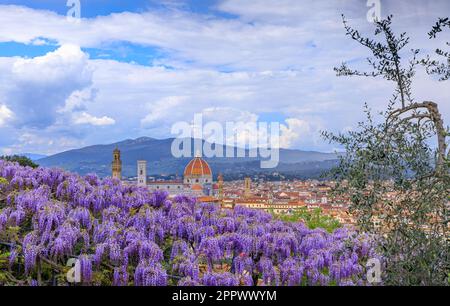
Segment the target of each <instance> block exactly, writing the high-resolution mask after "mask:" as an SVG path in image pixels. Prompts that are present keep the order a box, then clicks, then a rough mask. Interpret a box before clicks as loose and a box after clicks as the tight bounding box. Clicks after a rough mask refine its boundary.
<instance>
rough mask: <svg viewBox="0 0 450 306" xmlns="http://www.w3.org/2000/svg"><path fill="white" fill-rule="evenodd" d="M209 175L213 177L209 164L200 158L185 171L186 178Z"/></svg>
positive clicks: (193, 161)
mask: <svg viewBox="0 0 450 306" xmlns="http://www.w3.org/2000/svg"><path fill="white" fill-rule="evenodd" d="M207 175H212V172H211V168H210V167H209V165H208V163H207V162H206V161H204V160H203V159H201V158H200V157H196V158H194V159H193V160H191V161H190V162H189V164H187V166H186V168H185V169H184V177H188V176H207Z"/></svg>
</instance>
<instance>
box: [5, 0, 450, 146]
mask: <svg viewBox="0 0 450 306" xmlns="http://www.w3.org/2000/svg"><path fill="white" fill-rule="evenodd" d="M66 2H67V1H66V0H41V1H32V0H11V1H9V0H0V25H1V26H0V154H1V153H6V154H10V153H23V152H33V153H41V154H52V153H56V152H60V151H63V150H67V149H72V148H78V147H81V146H86V145H91V144H99V143H110V142H115V141H120V140H123V139H127V138H137V137H141V136H149V137H155V138H166V137H170V136H172V135H171V134H170V130H171V126H172V125H173V124H174V123H175V122H178V121H187V122H189V121H191V120H193V117H194V114H195V113H202V114H203V115H204V118H206V119H205V120H218V121H227V120H232V121H246V122H252V121H255V122H262V121H277V122H280V123H281V124H282V129H281V131H282V139H281V142H282V145H283V146H284V147H289V148H298V149H303V150H320V151H332V150H333V149H335V147H334V146H333V145H329V144H327V143H325V142H324V141H323V140H322V139H321V137H320V131H322V130H328V131H334V132H340V131H348V130H350V129H353V128H355V126H356V123H357V122H358V121H359V120H361V119H363V115H362V105H363V103H364V102H367V103H368V104H369V105H370V106H371V107H372V108H373V109H374V110H382V109H383V108H384V107H385V106H386V103H387V101H388V99H389V98H390V95H391V92H392V84H389V83H387V82H386V81H384V80H376V79H374V80H372V79H361V78H337V77H336V76H335V73H334V72H333V67H335V66H339V65H340V63H342V62H343V61H346V62H348V63H350V64H351V65H352V66H353V67H356V68H362V69H365V68H366V65H365V63H366V62H365V60H366V57H367V56H368V55H369V53H368V52H367V50H365V49H364V48H362V47H360V46H358V45H357V44H356V43H354V42H353V41H351V40H349V39H348V38H346V37H345V35H344V34H345V33H344V29H343V27H342V23H341V16H340V15H341V14H342V13H343V14H345V15H346V16H347V18H348V19H349V22H350V23H351V25H352V26H354V27H356V28H358V29H360V30H361V31H362V32H364V33H367V34H369V35H371V34H372V33H373V25H372V24H371V23H370V22H368V20H367V12H368V10H369V7H368V6H367V0H345V1H344V0H341V1H339V0H327V1H325V0H324V1H309V0H308V1H306V0H305V1H303V0H251V1H250V0H198V1H197V0H177V1H175V0H172V1H163V0H160V1H151V0H135V1H124V0H123V1H120V0H108V1H107V0H89V1H87V0H85V1H83V0H81V1H80V3H81V9H80V13H81V20H75V19H68V18H67V16H66V15H67V12H68V11H69V9H70V8H69V7H67V6H66ZM73 2H76V1H73ZM370 2H374V1H373V0H372V1H370ZM381 14H382V16H387V15H388V14H394V27H395V30H396V31H397V32H401V31H407V32H408V34H409V35H410V36H411V37H412V39H411V48H420V49H421V50H422V53H421V54H426V53H431V52H432V51H433V50H434V49H435V48H436V47H445V43H444V42H445V41H450V38H449V36H450V31H448V33H445V34H443V35H441V36H440V37H439V39H437V40H429V39H428V37H427V34H426V33H427V32H428V31H429V30H430V28H431V26H432V25H433V24H434V23H435V21H436V20H437V18H438V17H445V16H448V15H450V2H449V1H448V0H441V1H439V0H430V1H425V0H416V1H412V0H409V1H408V0H404V1H399V0H381ZM449 84H450V83H448V82H447V83H439V82H437V81H435V80H433V79H432V78H430V77H428V76H427V75H425V74H424V73H422V72H420V73H418V75H417V78H416V82H415V84H414V88H415V97H416V99H417V100H433V101H436V102H438V103H439V104H440V107H441V109H442V112H443V114H444V119H445V120H446V121H447V122H448V121H449V119H450V100H449V99H450V86H449Z"/></svg>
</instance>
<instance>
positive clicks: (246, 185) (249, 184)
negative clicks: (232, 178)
mask: <svg viewBox="0 0 450 306" xmlns="http://www.w3.org/2000/svg"><path fill="white" fill-rule="evenodd" d="M251 188H252V179H251V178H249V177H246V178H245V180H244V197H246V198H249V197H250V195H251Z"/></svg>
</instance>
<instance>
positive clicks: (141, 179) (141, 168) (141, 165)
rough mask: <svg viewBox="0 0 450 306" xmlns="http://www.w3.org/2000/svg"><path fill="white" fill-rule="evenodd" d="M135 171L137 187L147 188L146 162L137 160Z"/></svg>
mask: <svg viewBox="0 0 450 306" xmlns="http://www.w3.org/2000/svg"><path fill="white" fill-rule="evenodd" d="M137 170H138V173H137V177H138V186H143V187H145V186H147V161H145V160H138V162H137Z"/></svg>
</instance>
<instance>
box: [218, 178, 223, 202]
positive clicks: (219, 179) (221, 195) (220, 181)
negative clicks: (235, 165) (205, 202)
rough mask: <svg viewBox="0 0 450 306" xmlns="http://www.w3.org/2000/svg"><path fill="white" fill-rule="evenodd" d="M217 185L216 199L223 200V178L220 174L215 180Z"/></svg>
mask: <svg viewBox="0 0 450 306" xmlns="http://www.w3.org/2000/svg"><path fill="white" fill-rule="evenodd" d="M217 183H218V187H219V194H218V198H219V200H221V201H222V200H223V176H222V174H219V176H218V178H217Z"/></svg>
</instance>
